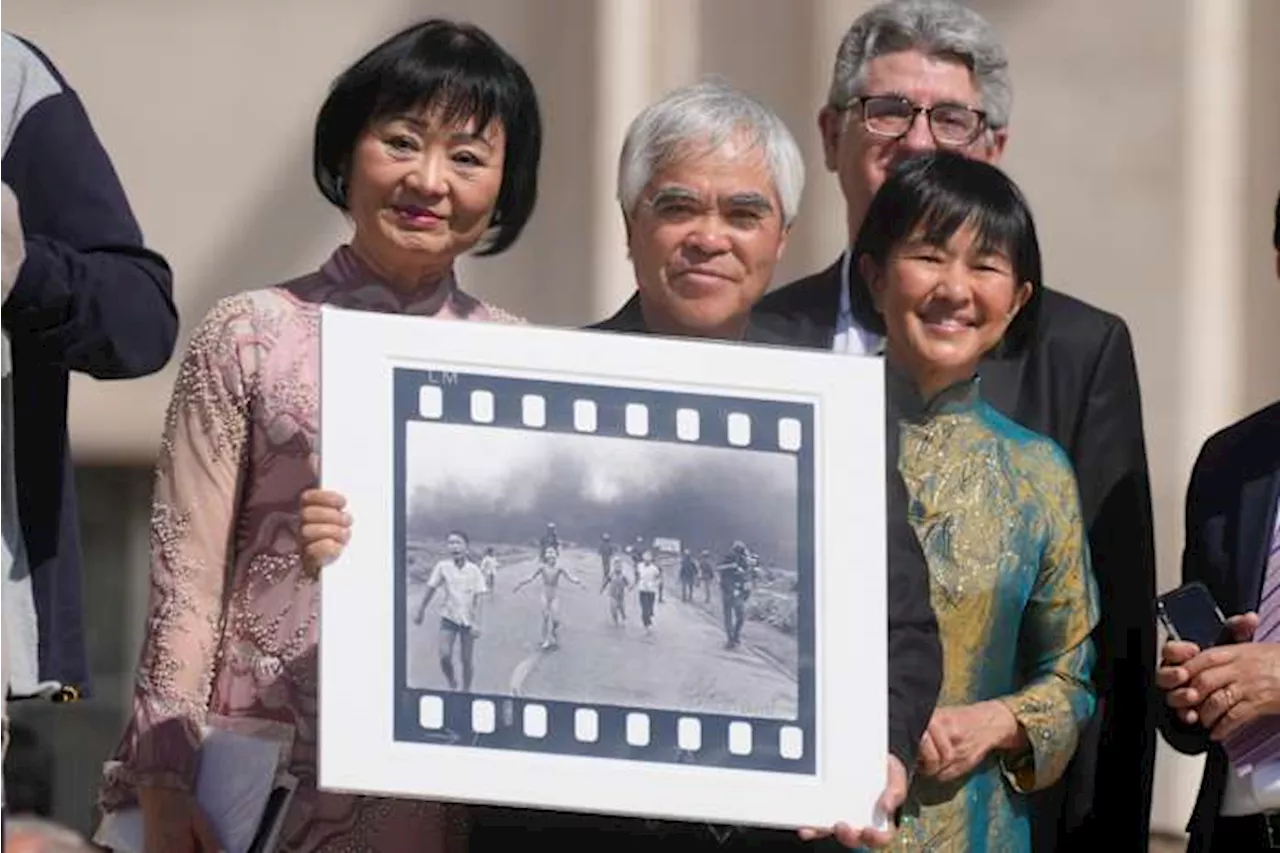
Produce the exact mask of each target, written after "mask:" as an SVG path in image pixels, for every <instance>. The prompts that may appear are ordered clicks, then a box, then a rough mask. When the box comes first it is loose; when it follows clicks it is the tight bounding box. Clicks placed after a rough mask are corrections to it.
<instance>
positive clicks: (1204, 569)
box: [1160, 403, 1280, 853]
mask: <svg viewBox="0 0 1280 853" xmlns="http://www.w3.org/2000/svg"><path fill="white" fill-rule="evenodd" d="M1277 502H1280V403H1275V404H1272V405H1271V406H1268V407H1267V408H1265V409H1263V410H1262V411H1260V412H1256V413H1255V414H1253V415H1250V416H1249V417H1247V418H1245V419H1244V420H1242V421H1240V422H1238V423H1235V424H1233V425H1231V426H1229V427H1227V428H1226V429H1224V430H1222V431H1221V432H1219V433H1217V434H1216V435H1214V436H1213V437H1211V438H1210V439H1209V440H1208V441H1206V442H1205V443H1204V447H1202V448H1201V449H1200V456H1199V457H1198V458H1197V459H1196V464H1195V467H1194V468H1192V470H1191V484H1190V485H1189V486H1188V487H1187V515H1186V545H1185V546H1184V548H1183V552H1182V580H1183V582H1184V583H1187V582H1190V581H1200V582H1201V583H1203V584H1204V585H1205V586H1207V587H1208V588H1209V591H1210V592H1211V593H1213V597H1214V600H1216V601H1217V602H1218V606H1219V607H1221V608H1222V612H1223V613H1226V614H1227V615H1228V616H1233V615H1236V614H1238V613H1247V612H1249V611H1250V610H1253V609H1255V608H1256V607H1257V606H1258V598H1259V596H1260V595H1261V594H1262V581H1263V576H1264V574H1265V573H1266V560H1267V551H1268V546H1269V545H1270V543H1271V532H1272V525H1273V523H1274V522H1275V517H1276V508H1277ZM1160 729H1161V731H1162V732H1163V733H1164V737H1165V740H1167V741H1168V742H1169V745H1170V746H1172V747H1173V748H1174V749H1176V750H1178V751H1179V752H1183V753H1186V754H1188V755H1197V754H1199V753H1202V752H1205V751H1207V752H1208V756H1207V758H1206V761H1205V768H1204V776H1203V778H1202V779H1201V781H1200V795H1199V796H1198V797H1197V798H1196V807H1195V810H1194V811H1193V812H1192V813H1191V820H1190V822H1189V823H1188V824H1187V831H1188V832H1190V833H1191V843H1190V845H1189V846H1188V847H1187V850H1188V851H1191V853H1195V852H1196V851H1207V850H1209V848H1210V841H1211V837H1212V835H1213V825H1214V821H1215V819H1216V818H1217V816H1218V810H1219V808H1220V807H1221V806H1222V792H1223V789H1224V788H1225V786H1226V779H1227V756H1226V753H1225V752H1223V750H1222V748H1221V747H1220V746H1218V745H1217V744H1215V743H1212V742H1211V741H1210V740H1209V737H1208V734H1207V733H1206V732H1205V730H1204V728H1203V727H1201V726H1198V725H1196V726H1187V725H1184V724H1183V723H1182V722H1180V721H1179V720H1178V718H1177V717H1176V716H1175V715H1174V714H1173V713H1172V712H1171V711H1170V710H1169V708H1168V706H1167V705H1165V704H1164V703H1163V702H1161V703H1160Z"/></svg>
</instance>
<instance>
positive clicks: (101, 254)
mask: <svg viewBox="0 0 1280 853" xmlns="http://www.w3.org/2000/svg"><path fill="white" fill-rule="evenodd" d="M55 73H56V72H55ZM3 171H4V182H5V183H7V184H9V186H10V187H11V188H12V189H13V191H14V194H15V195H16V196H17V198H18V204H19V213H20V216H21V220H22V227H23V232H24V234H25V243H26V251H27V257H26V261H25V263H24V264H23V266H22V270H21V272H20V273H19V275H18V279H17V282H16V283H15V284H14V286H13V290H12V292H11V293H10V294H9V298H8V300H7V301H6V303H5V307H4V328H5V330H6V331H7V332H8V333H9V334H10V336H11V337H12V338H14V340H15V343H16V342H17V341H18V340H21V341H23V344H24V345H23V349H25V350H27V351H32V350H35V351H39V352H41V353H43V354H44V355H45V357H46V358H47V359H48V361H49V362H50V363H54V364H61V365H62V366H64V367H65V368H66V369H68V370H75V371H80V372H83V373H87V374H89V375H91V376H95V377H97V378H99V379H117V378H128V377H135V376H145V375H147V374H149V373H154V372H155V371H157V370H159V369H160V368H162V367H164V365H165V363H166V362H168V360H169V358H170V356H171V355H172V353H173V348H174V344H175V341H176V338H177V332H178V315H177V310H176V308H175V307H174V304H173V291H172V287H173V275H172V272H171V271H170V269H169V265H168V264H167V263H166V262H165V259H164V258H163V257H161V256H160V255H159V254H157V253H155V252H153V251H150V250H148V249H147V248H146V247H145V246H144V245H143V241H142V233H141V231H140V229H139V228H138V223H137V222H136V220H135V219H134V216H133V212H132V211H131V210H130V208H129V202H128V200H127V199H126V197H125V194H124V190H123V188H122V187H121V185H120V180H119V178H118V177H117V175H116V171H115V168H114V167H113V166H112V164H111V161H110V159H109V158H108V157H107V153H106V151H105V150H104V149H103V147H102V144H101V142H100V141H99V140H98V137H97V134H96V133H95V132H94V130H93V126H92V125H91V123H90V121H89V116H88V115H87V114H86V113H85V110H84V107H83V106H82V105H81V103H80V99H79V98H78V97H77V96H76V94H75V92H74V91H73V90H71V89H70V88H69V87H65V84H64V88H63V91H62V92H60V93H58V94H55V95H52V96H50V97H47V98H45V99H43V100H42V101H40V102H39V103H38V104H36V105H35V106H33V107H32V108H31V110H30V111H29V112H27V113H26V115H24V116H23V118H22V120H21V123H20V124H19V125H18V127H17V128H16V130H15V131H14V135H13V139H12V140H11V141H10V144H9V148H8V150H7V151H6V152H5V155H4V162H3Z"/></svg>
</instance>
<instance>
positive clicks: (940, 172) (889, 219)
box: [853, 151, 1041, 345]
mask: <svg viewBox="0 0 1280 853" xmlns="http://www.w3.org/2000/svg"><path fill="white" fill-rule="evenodd" d="M965 226H972V227H973V228H974V230H975V231H976V232H977V239H978V241H979V245H980V246H981V247H982V248H983V249H984V250H990V251H996V252H1000V253H1001V254H1003V255H1005V256H1006V257H1008V258H1009V261H1010V263H1011V264H1012V266H1013V275H1014V282H1015V284H1021V283H1022V282H1024V281H1029V282H1031V285H1032V291H1031V299H1030V300H1029V301H1028V302H1027V304H1026V305H1025V306H1024V307H1023V309H1022V310H1021V311H1020V312H1018V316H1017V317H1015V318H1014V320H1013V322H1012V323H1011V324H1010V326H1009V329H1008V331H1007V332H1006V335H1005V338H1006V341H1007V342H1008V343H1010V344H1013V345H1017V344H1018V343H1020V342H1022V340H1023V339H1024V337H1025V335H1027V334H1028V333H1029V331H1030V329H1031V327H1033V326H1034V318H1035V314H1036V311H1037V309H1038V307H1039V304H1040V290H1041V269H1040V243H1039V241H1038V240H1037V239H1036V226H1035V222H1034V220H1033V219H1032V217H1031V208H1030V206H1029V205H1028V204H1027V200H1026V198H1024V197H1023V195H1022V191H1021V190H1019V189H1018V186H1017V184H1015V183H1014V182H1013V181H1012V180H1010V178H1009V176H1008V175H1006V174H1005V173H1004V172H1002V171H1000V170H999V169H997V168H996V167H995V166H992V165H989V164H987V163H984V162H982V161H980V160H972V159H970V158H968V157H965V156H963V155H960V154H956V153H954V152H950V151H936V152H930V153H928V154H920V155H916V156H914V157H911V158H909V159H907V160H904V161H902V163H900V164H899V165H898V166H897V167H896V168H895V169H894V170H893V171H892V172H891V173H890V175H889V177H888V179H886V180H885V182H884V184H883V185H882V186H881V187H880V190H879V191H878V192H877V193H876V194H875V196H874V197H873V198H872V199H871V204H870V206H869V207H868V208H867V215H866V218H865V219H863V221H862V228H861V229H860V230H859V231H858V236H857V239H856V240H854V244H853V252H854V255H853V256H854V258H855V259H861V258H862V257H863V256H864V255H865V256H868V257H869V258H870V259H871V260H872V261H873V262H874V263H875V265H876V266H877V267H880V268H883V267H884V265H885V262H886V261H887V260H888V257H889V254H890V252H892V251H893V249H894V247H896V246H898V245H900V244H901V243H902V242H903V241H904V240H907V239H909V238H911V237H913V236H919V237H922V238H923V239H924V240H925V241H926V242H928V243H930V244H932V245H936V246H938V247H942V246H945V245H946V243H947V241H948V240H950V239H951V238H952V236H954V235H955V233H956V232H957V231H959V230H961V228H963V227H965ZM873 331H876V332H879V333H880V334H884V328H883V324H881V328H879V329H875V330H873Z"/></svg>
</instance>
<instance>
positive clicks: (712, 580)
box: [403, 421, 801, 720]
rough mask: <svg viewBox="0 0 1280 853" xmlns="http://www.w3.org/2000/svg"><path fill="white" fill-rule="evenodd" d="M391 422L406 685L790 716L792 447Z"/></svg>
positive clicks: (793, 667)
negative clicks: (397, 462) (397, 457)
mask: <svg viewBox="0 0 1280 853" xmlns="http://www.w3.org/2000/svg"><path fill="white" fill-rule="evenodd" d="M405 428H406V435H405V474H404V477H405V494H406V502H405V504H406V506H405V514H406V517H405V519H404V530H405V533H406V535H405V549H406V552H405V559H404V562H403V565H404V566H405V572H406V578H405V589H406V595H405V605H406V608H407V611H408V612H407V614H406V616H407V619H406V621H405V623H404V624H405V625H406V626H407V628H406V630H407V636H406V640H405V642H406V646H405V662H406V667H407V674H406V677H407V684H408V686H409V687H411V688H416V689H422V690H453V691H462V692H473V693H478V694H486V695H511V696H518V697H526V698H531V699H540V700H547V701H565V702H576V703H588V704H594V705H621V706H628V707H636V708H653V709H661V710H668V711H683V712H698V713H710V714H726V715H738V716H746V717H756V718H775V719H787V720H789V719H794V718H795V717H796V715H797V702H798V678H799V660H798V656H799V651H798V650H799V645H798V639H797V635H798V628H799V624H798V623H799V621H800V618H801V615H800V612H799V607H798V601H797V589H798V585H799V577H798V561H797V517H798V514H797V482H798V478H797V459H796V456H795V454H792V453H782V452H773V453H770V452H765V451H759V450H744V449H739V448H724V447H713V446H700V445H697V444H686V443H679V442H664V441H653V440H642V439H636V438H630V437H610V436H602V435H582V434H573V433H563V432H540V431H536V430H529V429H520V428H507V427H493V426H487V425H482V424H459V423H439V422H432V421H413V422H410V423H408V424H406V427H405ZM442 448H447V449H448V451H447V452H442Z"/></svg>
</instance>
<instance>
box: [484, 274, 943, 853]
mask: <svg viewBox="0 0 1280 853" xmlns="http://www.w3.org/2000/svg"><path fill="white" fill-rule="evenodd" d="M588 328H590V329H594V330H598V331H612V332H624V333H632V334H646V333H648V331H649V330H648V328H647V327H646V326H645V323H644V318H643V317H642V316H641V313H640V302H639V299H638V297H636V296H633V297H632V298H631V299H630V300H629V301H628V302H627V303H626V304H625V305H624V306H623V307H622V308H621V310H619V311H618V313H616V314H614V315H613V316H612V317H610V318H608V319H607V320H604V321H602V322H600V323H597V324H595V325H593V326H589V327H588ZM744 340H745V342H746V343H752V344H760V345H775V346H786V345H791V344H794V343H796V342H795V341H791V340H788V339H787V338H786V336H785V335H783V334H779V333H778V332H776V331H774V329H773V328H772V326H771V325H765V324H761V323H758V322H756V321H755V320H754V319H753V320H752V321H751V322H749V324H748V327H747V331H746V334H745V336H744ZM886 435H887V436H889V437H890V441H891V443H890V446H889V448H888V452H887V453H886V461H887V463H888V464H887V465H886V485H887V495H886V500H887V511H888V525H889V527H888V541H887V547H888V552H887V553H888V572H889V576H888V581H887V583H888V596H889V601H888V617H889V641H888V652H889V751H890V752H892V753H893V754H894V755H895V756H897V757H898V758H899V759H901V760H902V762H903V764H905V765H906V767H907V770H908V772H910V770H911V769H912V767H913V766H914V764H915V759H916V752H917V749H918V748H919V744H920V738H921V737H922V736H923V735H924V731H925V728H926V727H928V725H929V718H930V716H932V714H933V707H934V704H935V703H936V702H937V699H938V691H939V689H941V686H942V646H941V644H940V642H939V640H938V623H937V620H936V618H935V617H934V613H933V607H932V605H931V604H930V603H929V574H928V572H929V570H928V566H927V564H926V563H925V559H924V552H923V551H921V549H920V543H919V541H918V540H917V539H916V536H915V532H914V531H913V530H912V528H911V525H910V523H909V522H908V520H907V489H906V485H905V484H904V483H903V481H902V477H901V475H900V474H899V473H898V469H897V466H896V464H895V462H896V460H897V457H898V454H897V431H896V430H887V431H886ZM472 815H473V817H472V827H471V846H470V849H471V850H472V851H473V853H489V851H493V853H498V851H502V853H505V851H506V850H509V849H511V847H510V845H511V844H515V843H522V842H525V843H527V842H528V841H531V840H542V841H546V842H550V843H553V844H558V843H560V842H564V843H566V844H567V843H569V842H572V843H574V844H577V843H579V842H583V841H586V842H589V843H590V844H591V845H593V846H595V845H600V846H601V847H600V849H608V850H610V851H613V853H618V851H629V850H636V851H640V850H650V849H652V847H653V845H655V844H661V845H663V849H665V850H672V849H675V850H680V851H707V853H713V851H725V850H734V849H738V848H739V847H741V848H742V849H747V848H749V849H750V850H752V851H755V853H762V851H766V850H772V849H788V848H793V847H797V848H798V847H802V846H803V847H804V848H805V849H810V850H812V848H813V845H812V844H810V845H803V843H802V842H801V841H800V839H799V836H797V835H796V834H795V833H794V832H786V831H781V830H749V831H746V832H737V833H735V835H734V836H733V837H732V838H733V840H732V841H730V842H729V843H728V844H721V843H720V842H719V841H718V840H717V839H716V837H715V836H714V835H713V834H712V833H711V831H710V830H709V829H708V828H707V827H705V826H703V825H701V824H694V823H688V824H673V823H662V822H658V821H646V820H639V819H635V818H621V817H603V816H592V815H579V814H569V813H562V812H545V811H530V810H521V809H496V808H482V809H476V808H473V809H472ZM527 833H534V834H533V835H529V834H527ZM821 846H822V847H830V848H831V849H832V850H835V849H841V850H842V849H843V848H841V847H840V846H839V845H838V844H836V843H835V842H834V841H829V842H826V843H824V844H822V845H821Z"/></svg>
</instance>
